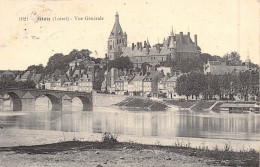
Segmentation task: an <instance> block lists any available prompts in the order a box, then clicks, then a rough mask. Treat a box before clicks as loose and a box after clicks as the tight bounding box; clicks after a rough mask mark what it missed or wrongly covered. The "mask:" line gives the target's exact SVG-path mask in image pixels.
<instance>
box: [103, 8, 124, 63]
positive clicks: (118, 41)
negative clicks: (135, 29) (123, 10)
mask: <svg viewBox="0 0 260 167" xmlns="http://www.w3.org/2000/svg"><path fill="white" fill-rule="evenodd" d="M123 47H127V34H126V32H125V33H124V32H123V30H122V28H121V26H120V23H119V15H118V13H117V12H116V15H115V24H114V26H113V29H112V31H111V33H110V35H109V38H108V41H107V50H108V57H109V59H110V60H115V59H116V58H118V57H119V56H120V55H121V54H122V48H123Z"/></svg>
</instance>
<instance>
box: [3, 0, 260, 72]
mask: <svg viewBox="0 0 260 167" xmlns="http://www.w3.org/2000/svg"><path fill="white" fill-rule="evenodd" d="M116 11H118V13H119V21H120V24H121V27H122V29H123V31H126V32H127V35H128V46H131V43H132V42H134V43H136V42H139V41H140V42H143V41H144V40H146V39H147V38H148V39H149V41H150V43H151V44H152V45H153V44H155V43H157V42H158V40H159V42H162V41H163V38H164V37H167V36H168V35H169V34H170V31H171V27H172V26H173V29H174V32H175V33H179V32H180V31H183V33H184V34H187V32H188V31H190V33H191V37H192V40H193V36H194V34H197V35H198V45H199V46H200V47H201V49H202V52H204V53H210V54H212V55H219V56H223V55H224V54H225V53H227V52H231V51H238V52H239V53H240V54H241V58H242V60H245V59H246V57H247V54H248V52H249V56H250V58H251V60H252V61H253V62H254V63H257V64H259V37H260V36H259V27H260V26H259V16H260V15H259V14H260V12H259V3H258V2H257V1H256V0H160V1H150V0H131V1H123V0H118V1H116V0H110V1H105V0H95V1H94V0H93V1H91V0H88V1H70V0H66V1H36V0H34V1H30V0H24V1H21V0H20V1H5V0H0V25H1V26H0V70H7V69H11V70H25V69H26V68H27V67H28V66H29V65H32V64H36V65H37V64H43V65H44V66H45V65H46V63H47V62H48V58H49V57H50V56H52V55H53V54H54V53H63V54H68V53H69V52H70V51H71V50H73V49H78V50H81V49H89V50H91V51H92V52H93V54H92V56H94V57H100V58H103V57H104V55H105V53H106V49H107V48H106V47H107V39H108V37H109V34H110V31H111V30H112V27H113V24H114V20H115V13H116ZM74 16H79V17H86V16H91V17H94V16H96V17H99V16H101V17H103V18H104V20H102V21H86V20H81V21H76V20H74ZM19 17H28V18H29V20H28V21H19ZM37 17H45V18H50V19H52V18H53V17H69V18H70V19H71V20H70V21H68V22H66V21H52V20H51V21H37ZM95 51H96V52H97V53H98V55H96V54H95Z"/></svg>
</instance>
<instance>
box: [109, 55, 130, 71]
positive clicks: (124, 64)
mask: <svg viewBox="0 0 260 167" xmlns="http://www.w3.org/2000/svg"><path fill="white" fill-rule="evenodd" d="M111 68H117V69H121V70H123V69H126V70H130V69H133V68H134V64H133V62H131V61H130V59H129V57H119V58H117V59H115V60H112V61H110V62H109V63H108V69H109V70H110V69H111Z"/></svg>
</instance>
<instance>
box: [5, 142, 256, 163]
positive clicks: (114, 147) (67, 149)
mask: <svg viewBox="0 0 260 167" xmlns="http://www.w3.org/2000/svg"><path fill="white" fill-rule="evenodd" d="M91 150H94V151H96V154H99V152H98V150H106V151H109V152H111V153H112V152H116V153H117V154H118V157H122V156H123V151H122V150H131V154H130V156H131V155H132V154H133V155H132V156H134V154H135V152H140V151H145V150H154V151H155V150H156V151H160V154H163V155H162V156H163V157H167V155H169V154H171V153H176V154H181V155H184V156H186V157H196V158H200V159H201V160H203V161H206V162H207V164H208V165H213V164H214V165H223V166H248V167H249V166H252V167H258V166H259V153H257V152H256V151H254V150H247V151H240V152H234V151H232V148H230V147H228V145H227V146H226V147H225V148H222V149H219V148H217V147H216V149H215V150H208V149H207V148H206V147H203V146H202V147H201V148H191V147H190V146H189V145H185V146H183V145H181V143H175V145H174V146H160V145H142V144H136V143H119V142H117V140H116V139H115V140H114V139H113V140H107V141H105V140H103V142H82V141H68V142H61V143H54V144H46V145H36V146H18V147H1V148H0V152H10V151H14V152H16V153H18V154H30V155H35V154H40V155H42V154H51V155H55V154H59V153H63V154H75V153H76V152H84V151H91ZM122 159H123V158H122ZM166 160H169V158H168V159H167V158H166Z"/></svg>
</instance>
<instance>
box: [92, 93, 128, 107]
mask: <svg viewBox="0 0 260 167" xmlns="http://www.w3.org/2000/svg"><path fill="white" fill-rule="evenodd" d="M127 97H128V96H123V95H112V94H101V93H93V97H92V99H93V107H109V106H112V105H114V104H117V103H119V102H121V101H123V100H125V99H126V98H127Z"/></svg>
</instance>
